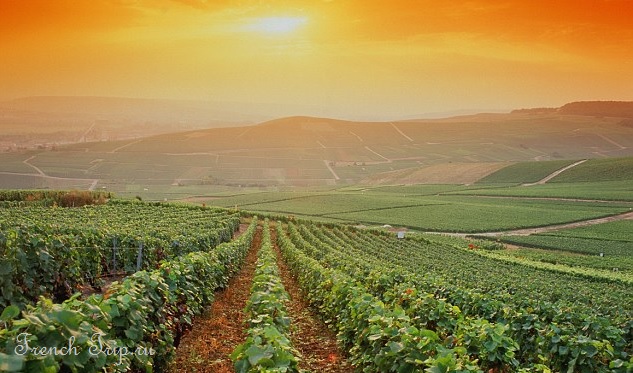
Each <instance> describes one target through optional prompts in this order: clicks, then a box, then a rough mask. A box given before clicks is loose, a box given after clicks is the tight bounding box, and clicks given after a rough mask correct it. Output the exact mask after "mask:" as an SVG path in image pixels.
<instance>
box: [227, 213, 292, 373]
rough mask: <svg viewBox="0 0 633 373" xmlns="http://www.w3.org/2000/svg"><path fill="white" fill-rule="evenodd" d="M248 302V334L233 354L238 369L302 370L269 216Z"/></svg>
mask: <svg viewBox="0 0 633 373" xmlns="http://www.w3.org/2000/svg"><path fill="white" fill-rule="evenodd" d="M256 266H257V268H256V269H255V276H254V278H253V285H252V287H251V296H250V298H249V300H248V303H247V304H246V315H247V318H248V337H247V339H246V341H245V342H244V343H242V344H240V345H239V346H237V347H236V348H235V350H234V351H233V353H232V354H231V358H232V359H233V361H234V362H235V370H236V371H237V372H238V373H246V372H289V373H290V372H298V371H299V370H298V367H297V364H298V357H297V355H298V354H299V353H298V352H297V351H296V350H295V349H294V348H293V347H292V346H291V343H290V339H289V327H290V318H289V317H288V316H287V311H286V304H285V303H286V302H287V301H288V299H289V296H288V293H287V292H286V290H285V289H284V286H283V284H282V283H281V277H280V276H279V268H278V267H277V264H276V257H275V253H274V251H273V247H272V243H271V240H270V229H269V225H268V220H265V222H264V232H263V241H262V247H261V249H260V250H259V253H258V259H257V264H256Z"/></svg>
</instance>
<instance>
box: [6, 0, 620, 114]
mask: <svg viewBox="0 0 633 373" xmlns="http://www.w3.org/2000/svg"><path fill="white" fill-rule="evenodd" d="M632 19H633V1H630V0H523V1H519V0H470V1H437V0H420V1H415V0H390V1H387V0H384V1H383V0H381V1H377V0H329V1H325V0H321V1H319V0H310V1H307V0H304V1H298V0H277V1H264V0H259V1H258V0H208V1H204V0H178V1H176V0H171V1H170V0H84V1H82V0H50V1H45V0H0V48H1V49H0V50H1V52H0V56H1V58H0V99H10V98H15V97H22V96H31V95H92V96H125V97H149V98H179V99H198V100H213V101H237V102H244V103H249V102H258V103H281V104H287V105H288V109H287V112H279V115H280V116H281V115H289V114H310V115H329V116H338V117H343V118H359V117H376V118H379V117H380V118H389V117H394V118H398V117H403V116H408V115H415V114H421V113H427V112H439V111H448V110H456V109H512V108H521V107H537V106H559V105H562V104H564V103H566V102H568V101H574V100H633V21H631V20H632ZM297 111H303V112H301V113H300V112H297Z"/></svg>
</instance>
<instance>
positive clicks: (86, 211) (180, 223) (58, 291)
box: [0, 201, 239, 308]
mask: <svg viewBox="0 0 633 373" xmlns="http://www.w3.org/2000/svg"><path fill="white" fill-rule="evenodd" d="M238 226H239V217H238V216H237V215H236V214H232V213H228V212H226V211H220V210H217V211H216V210H211V209H203V208H194V207H184V206H172V205H168V206H163V205H148V204H143V203H129V202H128V203H121V202H119V203H115V202H114V201H111V202H109V203H108V204H107V205H101V206H86V207H82V208H50V207H48V208H45V207H37V206H33V207H24V208H8V209H0V254H1V255H0V290H1V291H0V307H6V306H8V305H11V304H15V305H18V306H20V307H22V308H23V307H24V305H26V304H32V303H34V302H35V301H36V300H37V299H38V297H39V296H48V297H53V298H54V299H56V300H63V299H66V298H68V296H70V295H71V294H72V293H74V292H75V291H78V289H79V288H80V287H82V286H84V285H88V284H89V285H92V286H93V287H95V288H98V287H99V286H100V284H101V281H100V277H101V276H102V275H103V274H106V273H112V272H114V271H115V270H116V273H117V274H120V273H130V272H134V271H136V269H137V267H136V264H137V258H138V257H139V251H142V253H141V254H142V255H141V257H142V262H141V263H140V264H141V268H142V269H150V268H156V266H157V265H158V263H159V262H160V261H161V260H164V259H170V258H173V257H175V256H177V255H183V254H186V253H189V252H194V251H199V250H203V251H208V250H211V249H212V248H214V247H215V246H217V245H218V244H220V243H221V242H225V241H229V240H230V239H231V236H232V234H233V232H234V231H235V230H236V229H237V227H238ZM114 247H115V248H116V249H115V248H114ZM115 263H116V264H117V268H113V266H114V264H115Z"/></svg>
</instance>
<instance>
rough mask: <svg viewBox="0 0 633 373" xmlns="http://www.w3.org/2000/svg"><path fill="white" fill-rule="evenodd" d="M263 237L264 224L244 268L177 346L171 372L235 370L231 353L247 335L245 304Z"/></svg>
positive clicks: (223, 371) (259, 229)
mask: <svg viewBox="0 0 633 373" xmlns="http://www.w3.org/2000/svg"><path fill="white" fill-rule="evenodd" d="M261 240H262V232H261V227H257V232H255V237H254V238H253V243H252V244H251V248H250V251H249V253H248V255H247V256H246V260H245V262H244V265H243V266H242V269H241V270H240V271H239V272H238V273H237V275H235V276H234V277H233V278H232V279H231V280H230V281H229V284H228V287H227V288H226V289H224V290H223V291H220V292H217V293H216V295H215V300H214V301H213V303H212V304H211V306H209V308H208V309H207V311H206V312H205V313H204V314H203V315H201V316H199V317H197V318H196V319H195V320H194V322H193V329H192V330H191V331H190V332H189V333H188V334H187V335H185V336H184V337H183V339H182V341H181V343H180V346H178V349H177V350H176V358H175V359H174V362H173V363H172V364H171V365H170V372H174V373H175V372H187V373H201V372H204V373H229V372H230V373H233V372H235V370H234V369H233V362H232V361H231V359H230V357H229V355H230V354H231V353H232V352H233V350H234V349H235V347H237V345H239V344H240V343H242V342H244V340H245V339H246V334H245V331H246V328H245V324H244V307H246V301H247V300H248V298H249V296H250V290H251V284H252V282H253V276H254V273H255V262H256V261H257V251H259V248H260V246H261Z"/></svg>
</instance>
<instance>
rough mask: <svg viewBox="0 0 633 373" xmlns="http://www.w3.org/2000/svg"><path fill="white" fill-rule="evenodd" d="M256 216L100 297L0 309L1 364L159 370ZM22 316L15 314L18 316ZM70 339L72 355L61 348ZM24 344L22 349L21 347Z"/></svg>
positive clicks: (223, 275)
mask: <svg viewBox="0 0 633 373" xmlns="http://www.w3.org/2000/svg"><path fill="white" fill-rule="evenodd" d="M256 224H257V222H256V219H253V222H252V223H251V225H250V226H249V228H248V230H247V231H246V232H245V233H244V234H243V235H242V236H240V237H239V238H238V239H236V240H234V241H231V242H229V243H223V244H221V245H220V246H218V247H217V248H216V250H214V251H210V252H193V253H189V254H187V255H184V256H180V257H176V258H174V259H172V260H170V261H165V262H163V263H162V264H161V265H160V268H158V269H156V270H153V271H151V272H148V271H139V272H137V273H135V274H133V275H131V276H129V277H128V278H126V279H125V280H124V281H123V282H121V283H115V284H113V285H112V286H111V287H110V289H109V290H108V292H107V293H106V294H105V295H93V296H90V297H88V298H87V299H86V300H84V301H81V300H79V299H77V298H76V297H73V298H71V299H69V300H67V301H65V302H64V303H62V304H53V303H52V302H51V301H49V300H41V301H40V302H38V304H37V305H36V306H28V307H27V309H26V310H24V311H20V309H19V308H18V307H17V306H9V307H7V308H6V309H5V310H4V311H3V312H2V315H0V322H2V323H3V324H4V326H5V327H4V328H2V329H0V362H1V364H0V370H2V371H9V372H21V371H25V372H26V371H28V372H34V371H37V372H44V371H59V369H61V367H65V369H69V370H71V371H74V372H102V371H104V370H105V371H108V372H126V371H129V370H137V371H146V372H150V371H160V370H161V369H164V367H165V366H166V364H167V362H168V361H169V360H170V359H171V358H172V357H173V355H174V351H175V348H176V346H177V345H178V343H179V339H180V337H181V336H182V334H183V332H184V331H185V330H186V329H187V328H190V327H191V324H192V318H193V316H194V315H196V314H199V313H200V312H201V311H202V309H203V307H205V306H207V305H208V304H209V303H211V302H212V301H213V292H214V290H216V289H218V288H222V287H225V286H226V284H227V283H228V278H229V277H230V276H231V275H232V274H234V273H235V272H236V271H237V270H238V269H239V267H240V265H241V263H242V262H243V260H244V258H245V256H246V253H247V252H248V249H249V248H250V244H251V241H252V239H253V236H254V233H255V228H256ZM20 315H21V317H20ZM71 340H72V344H73V347H74V348H75V350H73V352H76V353H72V352H71V353H68V354H51V353H47V354H40V353H38V352H41V351H42V348H45V349H46V351H49V352H50V351H53V349H55V351H64V350H62V348H63V347H68V346H69V341H71ZM23 342H26V343H28V347H29V349H25V348H26V347H25V344H24V343H23Z"/></svg>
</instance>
